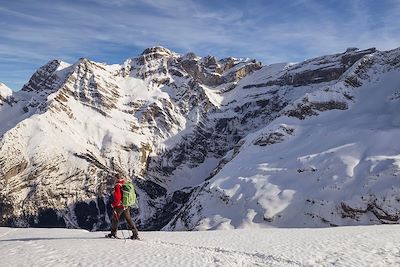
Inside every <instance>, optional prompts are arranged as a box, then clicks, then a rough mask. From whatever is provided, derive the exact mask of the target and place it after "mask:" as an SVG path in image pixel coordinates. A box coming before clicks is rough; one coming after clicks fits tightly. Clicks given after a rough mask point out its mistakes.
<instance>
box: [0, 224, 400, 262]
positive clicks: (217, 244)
mask: <svg viewBox="0 0 400 267" xmlns="http://www.w3.org/2000/svg"><path fill="white" fill-rule="evenodd" d="M104 234H105V232H87V231H84V230H71V229H29V228H28V229H27V228H20V229H13V228H0V258H1V261H0V266H399V265H400V247H399V243H398V240H400V226H399V225H380V226H355V227H337V228H325V229H273V228H271V229H247V230H226V231H207V232H204V231H203V232H142V233H140V234H141V237H142V239H143V240H141V241H132V240H127V241H124V240H123V239H121V240H116V239H113V240H110V239H105V238H104V237H103V236H104ZM124 234H125V236H126V235H127V231H126V230H125V233H124ZM119 235H120V236H121V237H122V234H121V233H119Z"/></svg>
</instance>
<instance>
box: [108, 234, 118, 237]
mask: <svg viewBox="0 0 400 267" xmlns="http://www.w3.org/2000/svg"><path fill="white" fill-rule="evenodd" d="M106 237H107V238H117V236H116V235H115V234H108V235H106Z"/></svg>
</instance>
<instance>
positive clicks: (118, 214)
mask: <svg viewBox="0 0 400 267" xmlns="http://www.w3.org/2000/svg"><path fill="white" fill-rule="evenodd" d="M123 211H124V210H123V209H114V211H113V217H112V220H111V235H116V234H117V229H118V222H119V218H120V217H121V214H122V212H123Z"/></svg>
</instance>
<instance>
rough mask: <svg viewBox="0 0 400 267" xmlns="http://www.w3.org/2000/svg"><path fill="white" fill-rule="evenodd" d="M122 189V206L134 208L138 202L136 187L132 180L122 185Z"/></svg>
mask: <svg viewBox="0 0 400 267" xmlns="http://www.w3.org/2000/svg"><path fill="white" fill-rule="evenodd" d="M121 191H122V203H121V204H122V206H124V209H127V208H132V207H133V206H134V205H135V202H136V193H135V187H134V186H133V184H132V182H131V181H127V182H126V183H124V184H123V185H122V186H121Z"/></svg>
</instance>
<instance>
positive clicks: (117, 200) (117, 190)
mask: <svg viewBox="0 0 400 267" xmlns="http://www.w3.org/2000/svg"><path fill="white" fill-rule="evenodd" d="M124 183H125V181H124V180H119V181H118V182H117V183H116V184H115V187H114V201H113V203H112V204H111V207H113V208H117V209H119V208H124V206H122V201H121V200H122V193H121V185H123V184H124Z"/></svg>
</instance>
